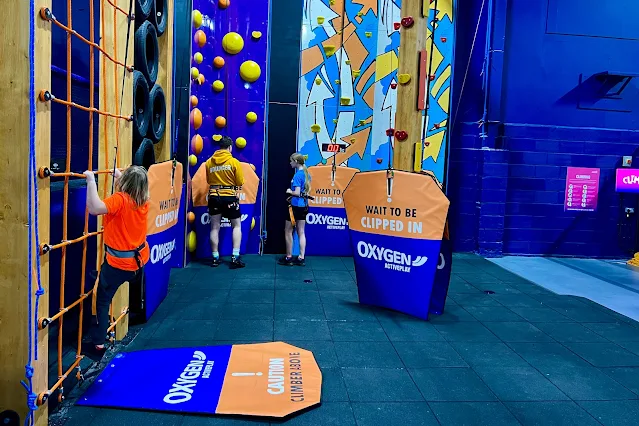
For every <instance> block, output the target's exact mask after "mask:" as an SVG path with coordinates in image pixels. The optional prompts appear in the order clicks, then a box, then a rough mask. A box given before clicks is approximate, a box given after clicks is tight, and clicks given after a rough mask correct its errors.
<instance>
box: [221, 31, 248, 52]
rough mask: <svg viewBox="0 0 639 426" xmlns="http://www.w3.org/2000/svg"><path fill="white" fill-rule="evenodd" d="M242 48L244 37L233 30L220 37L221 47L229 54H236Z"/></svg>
mask: <svg viewBox="0 0 639 426" xmlns="http://www.w3.org/2000/svg"><path fill="white" fill-rule="evenodd" d="M243 48H244V39H243V38H242V36H241V35H239V34H238V33H235V32H230V33H228V34H226V35H225V36H224V37H223V38H222V49H224V51H225V52H226V53H228V54H230V55H236V54H238V53H240V52H241V51H242V49H243Z"/></svg>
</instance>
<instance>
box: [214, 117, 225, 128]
mask: <svg viewBox="0 0 639 426" xmlns="http://www.w3.org/2000/svg"><path fill="white" fill-rule="evenodd" d="M215 125H216V126H217V127H219V128H220V129H221V128H222V127H226V118H224V117H222V116H221V115H220V116H219V117H217V118H216V119H215Z"/></svg>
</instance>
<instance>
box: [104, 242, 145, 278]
mask: <svg viewBox="0 0 639 426" xmlns="http://www.w3.org/2000/svg"><path fill="white" fill-rule="evenodd" d="M144 247H146V242H144V243H142V244H141V245H140V246H139V247H136V248H134V249H133V250H116V249H114V248H112V247H109V246H107V245H106V244H105V245H104V248H105V250H106V252H107V254H109V255H111V256H113V257H116V258H118V259H135V263H137V265H138V271H139V270H140V269H142V267H143V266H144V265H143V264H142V250H144ZM136 272H137V271H136Z"/></svg>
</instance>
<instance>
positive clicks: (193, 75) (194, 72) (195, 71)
mask: <svg viewBox="0 0 639 426" xmlns="http://www.w3.org/2000/svg"><path fill="white" fill-rule="evenodd" d="M199 76H200V71H199V70H198V69H197V68H195V67H193V68H191V78H192V79H193V80H197V78H198V77H199Z"/></svg>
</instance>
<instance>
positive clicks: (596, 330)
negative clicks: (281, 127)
mask: <svg viewBox="0 0 639 426" xmlns="http://www.w3.org/2000/svg"><path fill="white" fill-rule="evenodd" d="M245 260H246V263H247V267H246V269H244V270H239V271H231V270H229V269H228V268H227V267H224V266H222V267H220V268H217V269H211V268H209V267H205V266H202V265H194V266H192V267H189V268H187V269H184V270H175V271H174V273H173V275H172V276H171V290H170V293H169V296H168V297H167V299H166V300H165V301H164V302H163V303H162V305H161V306H160V308H159V310H158V311H157V313H156V314H155V315H154V317H153V318H152V320H151V322H149V323H148V324H146V325H145V326H144V327H143V328H142V330H141V331H140V332H139V334H138V335H137V337H136V338H135V339H134V340H133V342H132V343H131V344H130V345H129V347H128V348H127V350H137V349H142V348H164V347H179V346H192V345H201V344H207V345H215V344H231V343H251V342H267V341H272V340H283V341H286V342H288V343H291V344H294V345H297V346H300V347H303V348H306V349H309V350H312V351H313V352H314V354H315V357H316V359H317V361H318V363H319V365H320V367H321V369H322V372H323V377H324V382H323V391H322V401H323V402H322V405H321V406H319V407H317V408H315V409H312V410H310V411H307V412H305V413H302V414H301V415H298V416H296V417H293V418H291V419H288V420H287V421H284V422H272V423H271V424H280V423H286V424H290V425H340V426H348V425H360V426H369V425H371V426H372V425H375V426H378V425H379V426H382V425H383V426H386V425H401V426H409V425H438V424H440V425H469V426H476V425H490V426H499V425H519V424H521V425H543V426H548V425H562V426H566V425H579V426H588V425H599V424H603V425H615V426H619V425H632V426H636V425H637V424H639V399H638V397H639V323H637V322H634V321H632V320H630V319H629V318H627V317H624V316H622V315H620V314H617V313H615V312H613V311H610V310H608V309H607V308H604V307H602V306H600V305H597V304H595V303H593V302H590V301H589V300H586V299H582V298H577V297H573V296H559V295H555V294H554V293H551V292H549V291H547V290H545V289H543V288H542V287H539V286H536V285H534V284H531V283H529V282H528V281H525V280H524V279H522V278H519V277H518V276H516V275H514V274H512V273H510V272H508V271H506V270H504V269H502V268H500V267H499V266H497V265H495V264H493V263H490V262H488V261H486V260H485V259H483V258H480V257H477V256H472V255H456V256H455V257H454V261H453V277H452V279H451V285H450V291H449V298H448V301H447V306H446V312H445V313H444V315H442V316H440V317H433V318H432V319H431V321H429V322H424V321H420V320H416V319H413V318H410V317H407V316H404V315H401V314H398V313H394V312H390V311H386V310H382V309H376V308H370V307H365V306H362V305H359V304H358V303H357V289H356V285H355V280H354V276H355V273H354V272H353V261H352V259H348V258H313V259H309V260H308V263H307V266H306V268H300V267H281V266H278V265H276V263H275V258H273V257H257V256H253V257H251V256H248V257H246V258H245ZM305 280H312V281H311V282H305ZM487 290H490V291H492V292H494V294H486V293H485V291H487ZM68 417H69V419H68V420H67V422H66V425H91V426H98V425H119V426H124V425H136V426H139V425H154V426H163V425H176V426H198V425H218V424H219V425H238V426H239V425H249V424H250V425H253V424H268V423H265V422H263V421H262V422H259V421H258V422H254V421H250V420H247V419H245V418H220V417H198V416H182V415H172V414H162V413H155V412H134V411H124V410H112V409H94V408H85V407H73V408H72V409H71V410H69V412H68Z"/></svg>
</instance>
